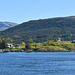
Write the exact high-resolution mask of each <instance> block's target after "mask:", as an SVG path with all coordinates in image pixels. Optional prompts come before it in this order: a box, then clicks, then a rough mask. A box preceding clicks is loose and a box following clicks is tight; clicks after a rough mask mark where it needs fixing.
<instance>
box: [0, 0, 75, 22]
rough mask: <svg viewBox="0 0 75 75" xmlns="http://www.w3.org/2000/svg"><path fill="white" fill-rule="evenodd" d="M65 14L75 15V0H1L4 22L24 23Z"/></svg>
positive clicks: (1, 15)
mask: <svg viewBox="0 0 75 75" xmlns="http://www.w3.org/2000/svg"><path fill="white" fill-rule="evenodd" d="M64 16H75V0H0V21H3V22H4V21H9V22H15V23H22V22H26V21H29V20H37V19H45V18H52V17H64Z"/></svg>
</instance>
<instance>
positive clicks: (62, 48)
mask: <svg viewBox="0 0 75 75" xmlns="http://www.w3.org/2000/svg"><path fill="white" fill-rule="evenodd" d="M26 45H27V46H26ZM18 46H19V47H15V48H5V49H2V50H3V52H75V43H72V41H51V40H48V41H46V42H44V43H29V44H18Z"/></svg>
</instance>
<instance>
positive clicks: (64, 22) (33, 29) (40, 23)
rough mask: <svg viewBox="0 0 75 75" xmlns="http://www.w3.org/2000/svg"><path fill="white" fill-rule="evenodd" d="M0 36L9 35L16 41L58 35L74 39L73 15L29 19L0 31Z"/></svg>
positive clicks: (41, 39) (40, 39) (37, 40)
mask: <svg viewBox="0 0 75 75" xmlns="http://www.w3.org/2000/svg"><path fill="white" fill-rule="evenodd" d="M0 36H1V37H11V38H13V39H14V40H16V41H17V42H20V41H27V40H28V39H29V38H32V39H33V40H34V41H35V42H43V41H46V40H47V39H51V40H52V39H53V40H54V39H56V38H58V37H60V38H62V39H64V40H72V39H75V16H69V17H56V18H48V19H39V20H31V21H28V22H24V23H22V24H19V25H18V26H15V27H12V28H9V29H7V30H5V31H2V32H0Z"/></svg>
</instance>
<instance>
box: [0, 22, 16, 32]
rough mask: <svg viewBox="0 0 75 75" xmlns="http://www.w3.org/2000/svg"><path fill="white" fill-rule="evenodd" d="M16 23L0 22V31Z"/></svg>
mask: <svg viewBox="0 0 75 75" xmlns="http://www.w3.org/2000/svg"><path fill="white" fill-rule="evenodd" d="M15 25H17V23H12V22H0V31H3V30H6V29H8V28H10V27H13V26H15Z"/></svg>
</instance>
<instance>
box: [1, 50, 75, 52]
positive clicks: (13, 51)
mask: <svg viewBox="0 0 75 75" xmlns="http://www.w3.org/2000/svg"><path fill="white" fill-rule="evenodd" d="M0 52H75V50H65V51H64V50H60V51H59V50H37V51H32V50H0Z"/></svg>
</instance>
